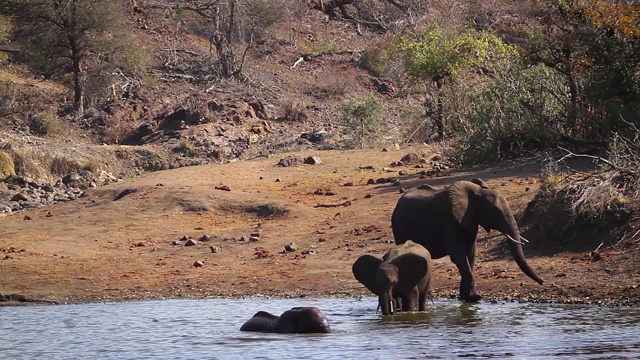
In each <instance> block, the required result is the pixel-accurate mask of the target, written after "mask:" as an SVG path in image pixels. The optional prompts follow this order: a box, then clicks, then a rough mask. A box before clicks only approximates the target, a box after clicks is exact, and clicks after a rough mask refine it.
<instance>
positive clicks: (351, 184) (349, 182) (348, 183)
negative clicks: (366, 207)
mask: <svg viewBox="0 0 640 360" xmlns="http://www.w3.org/2000/svg"><path fill="white" fill-rule="evenodd" d="M342 186H353V182H351V181H348V182H346V183H344V185H342Z"/></svg>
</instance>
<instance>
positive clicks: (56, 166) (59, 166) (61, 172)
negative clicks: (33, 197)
mask: <svg viewBox="0 0 640 360" xmlns="http://www.w3.org/2000/svg"><path fill="white" fill-rule="evenodd" d="M49 168H50V170H51V174H53V175H56V176H65V175H68V174H71V173H73V172H77V171H80V170H82V164H80V162H79V161H78V160H74V159H68V158H66V157H61V156H54V157H53V159H51V164H50V166H49Z"/></svg>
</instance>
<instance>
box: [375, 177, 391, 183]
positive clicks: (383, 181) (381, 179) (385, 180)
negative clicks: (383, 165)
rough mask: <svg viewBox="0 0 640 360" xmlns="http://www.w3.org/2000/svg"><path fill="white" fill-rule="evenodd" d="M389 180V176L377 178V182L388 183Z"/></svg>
mask: <svg viewBox="0 0 640 360" xmlns="http://www.w3.org/2000/svg"><path fill="white" fill-rule="evenodd" d="M387 182H388V180H387V178H378V179H376V184H386V183H387Z"/></svg>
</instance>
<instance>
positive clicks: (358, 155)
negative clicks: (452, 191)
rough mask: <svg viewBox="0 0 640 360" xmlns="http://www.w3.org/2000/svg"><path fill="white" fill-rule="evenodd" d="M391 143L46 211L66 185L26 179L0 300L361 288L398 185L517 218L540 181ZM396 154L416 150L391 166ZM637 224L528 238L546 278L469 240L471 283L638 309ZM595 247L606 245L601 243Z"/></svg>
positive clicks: (530, 167) (145, 178) (115, 193)
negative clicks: (491, 192) (478, 191)
mask: <svg viewBox="0 0 640 360" xmlns="http://www.w3.org/2000/svg"><path fill="white" fill-rule="evenodd" d="M388 150H390V151H385V152H383V151H380V149H376V150H359V151H355V150H353V151H337V150H324V151H320V150H301V151H299V152H296V153H295V154H283V155H277V156H263V157H257V158H254V159H252V160H247V161H237V162H227V163H223V164H208V165H201V166H189V167H182V168H177V169H168V170H163V171H157V172H152V173H146V174H143V175H141V176H138V177H134V178H126V179H121V180H120V181H114V182H112V183H110V184H108V185H104V186H96V187H94V186H93V185H92V184H91V181H89V182H88V184H87V187H86V188H85V189H82V191H81V192H79V193H77V194H76V193H74V190H70V191H71V193H73V194H74V197H75V195H79V196H78V198H77V199H75V200H73V201H58V202H57V203H54V204H50V203H53V202H56V200H55V199H56V196H61V192H62V193H64V194H67V193H66V192H65V191H69V190H54V191H53V193H54V194H56V195H47V194H50V192H48V191H47V190H48V188H46V187H45V188H43V187H39V186H38V185H37V184H22V185H20V184H16V185H12V186H16V187H20V189H21V191H20V193H24V194H25V198H28V199H27V200H25V199H22V200H21V199H17V198H16V199H15V200H10V201H13V202H12V203H11V204H10V206H16V208H15V211H13V210H12V212H11V213H10V214H8V215H6V216H4V217H0V223H1V227H2V235H1V236H0V293H2V294H4V295H3V296H2V297H1V299H3V300H9V301H5V302H4V303H22V302H23V301H24V300H36V301H37V300H46V301H55V302H58V303H77V302H94V301H120V300H143V299H162V298H180V297H183V298H205V297H245V296H275V297H299V296H359V295H365V294H367V290H366V289H365V288H364V287H363V286H362V285H360V284H359V283H358V282H357V281H356V280H355V279H354V277H353V275H352V274H351V264H352V263H353V262H354V261H355V259H357V257H358V256H360V255H362V254H365V253H373V254H378V255H381V254H383V253H384V252H386V251H387V249H388V248H389V247H391V246H392V242H393V241H392V235H391V229H390V215H391V211H392V209H393V207H394V205H395V202H396V201H397V199H398V197H399V196H400V194H401V192H402V191H404V190H405V189H410V188H412V187H415V186H418V185H420V184H424V183H427V184H430V185H432V186H434V187H436V188H442V187H444V186H446V185H448V184H450V183H452V182H453V181H456V180H461V179H467V180H469V179H471V178H474V177H479V178H482V179H484V180H485V181H486V182H487V183H488V185H489V187H492V188H496V189H498V190H500V191H501V192H502V193H504V194H505V196H506V198H507V199H508V200H509V202H510V204H511V207H512V209H513V211H514V212H515V213H516V214H517V218H519V219H520V218H521V217H522V214H523V212H524V209H525V208H526V206H527V204H528V203H529V201H530V200H531V199H532V198H533V196H534V195H535V193H536V191H537V189H538V186H539V173H540V162H539V161H537V160H532V161H530V162H522V163H517V164H502V165H499V166H489V167H483V168H468V169H450V164H448V163H447V162H446V160H445V159H442V157H441V156H440V155H439V154H437V152H436V151H435V149H434V148H431V147H426V146H421V147H417V148H403V149H396V148H390V149H388ZM409 153H415V154H416V155H417V157H416V156H413V157H411V156H410V157H407V158H405V160H406V161H407V163H404V162H400V160H401V159H402V158H403V157H404V156H405V155H407V154H409ZM287 155H298V156H299V157H291V158H288V157H287ZM281 162H282V163H281ZM305 162H306V163H305ZM278 163H281V165H287V166H279V165H277V164H278ZM68 184H69V183H67V184H65V182H64V181H62V182H61V185H60V186H61V187H62V186H68ZM95 185H98V183H97V182H96V183H95ZM71 188H73V189H81V188H82V187H81V186H78V187H71ZM14 190H15V189H14ZM13 196H15V195H13ZM52 196H53V197H52ZM36 198H39V199H45V200H42V201H41V204H42V205H43V207H41V208H37V207H36V208H33V207H28V206H27V207H25V208H20V209H18V206H17V205H16V204H15V203H16V202H17V204H18V205H19V204H20V201H33V199H36ZM69 198H71V195H69ZM29 199H30V200H29ZM551 220H552V219H550V221H551ZM521 225H522V226H523V229H524V230H525V234H526V235H529V234H527V232H526V231H527V229H526V224H524V223H523V222H522V221H521ZM639 229H640V223H639V221H638V217H637V216H635V217H633V216H632V218H631V221H630V222H629V223H627V224H626V225H625V226H624V227H620V228H618V229H612V230H611V231H610V232H609V233H607V234H594V236H593V238H592V239H591V238H589V239H585V241H584V242H580V243H577V244H576V243H573V244H570V245H567V244H563V243H561V242H560V241H559V240H557V239H555V240H554V239H552V240H551V241H545V242H539V243H532V244H528V245H527V246H526V247H525V254H526V256H527V258H528V261H529V263H530V264H531V265H532V267H533V268H534V270H535V271H536V272H537V273H538V274H539V275H540V276H541V277H542V278H543V279H544V280H545V284H544V285H538V284H537V283H535V282H533V281H532V280H530V279H529V278H527V277H526V276H525V275H524V274H522V273H521V272H520V271H519V269H518V268H517V265H516V264H515V263H514V262H513V260H512V259H511V256H510V254H509V252H508V250H507V247H506V244H505V239H504V237H503V236H501V235H497V234H495V233H491V234H486V233H481V234H480V235H479V236H480V238H479V243H478V244H479V246H478V252H479V260H478V264H477V268H476V270H475V273H476V276H477V283H478V288H479V290H480V291H481V293H482V294H483V295H485V297H486V298H487V299H494V300H501V299H505V298H506V299H511V300H517V301H557V302H575V303H595V304H616V305H632V306H637V305H639V304H640V289H639V286H640V267H638V265H637V264H638V263H639V262H638V261H639V260H640V237H639V236H638V230H639ZM535 235H536V234H531V235H529V236H528V237H530V238H539V237H540V236H535ZM537 235H540V234H537ZM605 238H606V239H616V240H615V241H609V240H607V242H605V243H603V245H602V246H600V247H599V244H600V242H601V240H599V239H605ZM596 249H598V251H595V250H596ZM458 282H459V276H458V273H457V270H456V269H455V267H454V266H453V264H452V263H451V262H450V261H449V260H448V258H444V259H439V260H437V261H436V263H435V269H434V273H433V281H432V284H433V286H432V293H433V296H435V297H443V296H444V297H449V296H455V295H456V293H457V288H458ZM10 294H18V295H10Z"/></svg>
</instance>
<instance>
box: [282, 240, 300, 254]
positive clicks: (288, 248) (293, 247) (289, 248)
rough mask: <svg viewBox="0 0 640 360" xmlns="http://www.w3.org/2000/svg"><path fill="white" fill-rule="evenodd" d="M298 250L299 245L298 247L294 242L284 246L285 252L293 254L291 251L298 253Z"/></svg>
mask: <svg viewBox="0 0 640 360" xmlns="http://www.w3.org/2000/svg"><path fill="white" fill-rule="evenodd" d="M296 250H298V245H296V243H294V242H292V243H289V244H287V245H285V246H284V251H287V252H291V251H296Z"/></svg>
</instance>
